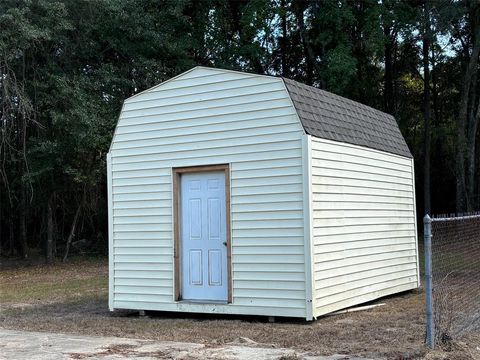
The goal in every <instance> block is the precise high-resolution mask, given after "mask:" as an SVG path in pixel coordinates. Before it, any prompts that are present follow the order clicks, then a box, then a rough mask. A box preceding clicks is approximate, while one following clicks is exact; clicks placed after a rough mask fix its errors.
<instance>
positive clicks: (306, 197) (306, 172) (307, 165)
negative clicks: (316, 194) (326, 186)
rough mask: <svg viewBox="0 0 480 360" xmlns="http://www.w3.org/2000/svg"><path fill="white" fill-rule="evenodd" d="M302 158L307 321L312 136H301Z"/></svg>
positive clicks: (311, 303) (310, 271)
mask: <svg viewBox="0 0 480 360" xmlns="http://www.w3.org/2000/svg"><path fill="white" fill-rule="evenodd" d="M302 156H303V209H304V210H303V211H304V222H303V226H304V254H305V255H304V256H305V261H304V262H305V315H306V316H305V317H306V320H307V321H312V320H313V319H314V313H313V309H315V304H314V301H315V296H314V294H313V289H314V288H315V287H314V284H313V281H314V280H313V279H314V277H313V252H312V250H313V249H312V244H313V238H312V235H313V232H312V228H311V226H312V224H313V211H312V168H311V166H312V160H311V159H312V136H311V135H308V134H304V135H303V136H302Z"/></svg>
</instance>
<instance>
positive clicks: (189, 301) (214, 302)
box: [178, 299, 228, 305]
mask: <svg viewBox="0 0 480 360" xmlns="http://www.w3.org/2000/svg"><path fill="white" fill-rule="evenodd" d="M178 302H179V303H185V304H199V305H227V304H228V302H227V300H196V299H183V300H179V301H178Z"/></svg>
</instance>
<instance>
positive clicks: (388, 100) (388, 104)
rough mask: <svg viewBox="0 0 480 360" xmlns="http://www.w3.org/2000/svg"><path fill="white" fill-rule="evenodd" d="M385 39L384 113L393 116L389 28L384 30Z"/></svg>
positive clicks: (391, 56) (391, 40) (392, 42)
mask: <svg viewBox="0 0 480 360" xmlns="http://www.w3.org/2000/svg"><path fill="white" fill-rule="evenodd" d="M384 34H385V37H386V38H387V39H388V40H387V42H386V44H385V53H384V55H385V76H384V87H385V90H384V94H383V101H384V107H385V112H387V113H389V114H393V113H394V110H395V106H394V96H393V48H394V41H395V39H394V38H392V34H391V29H390V27H385V29H384Z"/></svg>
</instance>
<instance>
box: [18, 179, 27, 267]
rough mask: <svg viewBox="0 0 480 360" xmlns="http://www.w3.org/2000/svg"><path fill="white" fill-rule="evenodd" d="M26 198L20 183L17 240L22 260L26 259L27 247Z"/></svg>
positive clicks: (23, 186) (22, 185)
mask: <svg viewBox="0 0 480 360" xmlns="http://www.w3.org/2000/svg"><path fill="white" fill-rule="evenodd" d="M26 207H27V198H26V189H25V184H24V183H23V182H22V184H21V189H20V208H19V211H18V212H19V217H20V219H19V220H20V224H19V228H20V234H19V236H20V239H19V248H20V254H21V256H22V257H23V258H24V259H27V258H28V246H27V224H26V221H27V211H26Z"/></svg>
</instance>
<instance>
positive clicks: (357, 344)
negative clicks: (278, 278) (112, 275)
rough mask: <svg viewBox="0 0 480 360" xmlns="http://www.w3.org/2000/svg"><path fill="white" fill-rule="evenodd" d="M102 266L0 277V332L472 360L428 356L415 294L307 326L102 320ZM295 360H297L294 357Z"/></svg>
mask: <svg viewBox="0 0 480 360" xmlns="http://www.w3.org/2000/svg"><path fill="white" fill-rule="evenodd" d="M107 271H108V266H107V263H106V261H104V260H101V261H99V260H96V261H88V262H85V261H81V262H73V263H69V264H59V265H54V266H49V267H46V266H33V267H25V268H21V269H7V270H1V272H0V309H1V310H0V328H3V329H12V330H26V331H45V332H55V333H64V334H84V335H95V336H109V337H111V336H116V337H124V338H137V339H147V340H157V341H175V342H188V343H196V344H202V345H205V346H211V347H215V346H219V345H224V344H229V343H233V344H236V343H238V342H239V341H240V342H241V341H242V340H241V339H248V340H247V341H252V342H253V343H255V346H261V347H264V348H289V349H294V350H296V351H298V352H300V353H305V352H306V353H308V354H313V355H325V356H328V355H331V354H348V355H351V356H353V355H355V356H362V357H368V358H389V359H413V358H424V357H428V358H430V359H433V358H439V359H472V358H475V357H477V358H479V357H480V337H474V338H472V339H469V340H468V341H467V342H465V343H462V344H459V345H455V346H453V347H450V348H449V349H448V350H450V352H434V353H428V352H427V349H426V348H425V346H424V345H423V340H424V312H423V309H424V305H423V295H422V294H421V293H420V292H409V293H404V294H401V295H398V296H395V297H391V298H388V299H382V300H381V301H380V302H382V303H385V305H384V306H380V307H377V308H374V309H372V310H368V311H361V312H355V313H348V314H343V315H336V316H328V317H323V318H321V319H318V320H317V321H314V322H311V323H307V322H304V321H301V320H292V319H284V320H279V321H278V322H276V323H268V321H267V319H266V318H261V317H227V316H211V315H210V316H207V315H188V314H186V315H185V314H184V315H182V314H171V313H170V314H169V313H150V314H149V315H150V316H149V317H143V318H141V317H138V313H135V312H128V311H127V312H125V311H123V312H115V313H110V312H109V311H108V307H107V291H108V283H107ZM0 353H1V351H0ZM297 358H298V357H297Z"/></svg>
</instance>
